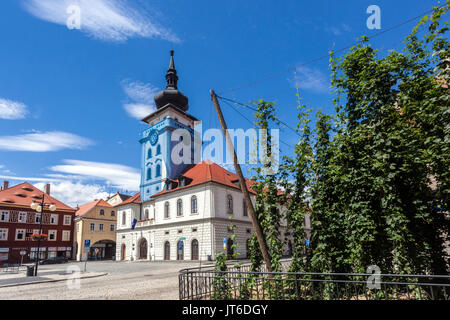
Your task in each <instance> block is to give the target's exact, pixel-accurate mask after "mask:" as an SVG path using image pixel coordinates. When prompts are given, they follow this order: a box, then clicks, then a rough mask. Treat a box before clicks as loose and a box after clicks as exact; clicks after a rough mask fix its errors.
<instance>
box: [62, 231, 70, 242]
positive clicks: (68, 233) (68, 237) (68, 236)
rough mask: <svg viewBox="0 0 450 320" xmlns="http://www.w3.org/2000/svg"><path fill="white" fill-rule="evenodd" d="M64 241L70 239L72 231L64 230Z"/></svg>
mask: <svg viewBox="0 0 450 320" xmlns="http://www.w3.org/2000/svg"><path fill="white" fill-rule="evenodd" d="M63 241H70V231H66V230H64V231H63Z"/></svg>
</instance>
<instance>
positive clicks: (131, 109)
mask: <svg viewBox="0 0 450 320" xmlns="http://www.w3.org/2000/svg"><path fill="white" fill-rule="evenodd" d="M123 107H124V108H125V111H126V112H127V113H128V115H129V116H130V117H133V118H136V119H138V120H141V119H143V118H145V117H146V116H148V115H149V114H150V113H152V112H154V111H155V110H156V109H155V107H154V106H151V105H148V104H138V103H127V104H124V105H123Z"/></svg>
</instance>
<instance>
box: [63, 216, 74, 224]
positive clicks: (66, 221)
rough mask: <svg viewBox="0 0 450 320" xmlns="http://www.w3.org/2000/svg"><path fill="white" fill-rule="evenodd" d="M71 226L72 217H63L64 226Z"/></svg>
mask: <svg viewBox="0 0 450 320" xmlns="http://www.w3.org/2000/svg"><path fill="white" fill-rule="evenodd" d="M71 224H72V216H64V225H65V226H70V225H71Z"/></svg>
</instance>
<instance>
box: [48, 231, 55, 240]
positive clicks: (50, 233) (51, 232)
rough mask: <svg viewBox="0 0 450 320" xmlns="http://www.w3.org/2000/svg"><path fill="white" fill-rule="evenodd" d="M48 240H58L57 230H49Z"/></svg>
mask: <svg viewBox="0 0 450 320" xmlns="http://www.w3.org/2000/svg"><path fill="white" fill-rule="evenodd" d="M48 240H49V241H56V230H49V231H48Z"/></svg>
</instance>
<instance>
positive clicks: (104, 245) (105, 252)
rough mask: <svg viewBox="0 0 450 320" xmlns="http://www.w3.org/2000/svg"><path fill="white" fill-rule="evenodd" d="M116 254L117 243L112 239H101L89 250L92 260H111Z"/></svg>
mask: <svg viewBox="0 0 450 320" xmlns="http://www.w3.org/2000/svg"><path fill="white" fill-rule="evenodd" d="M115 254H116V243H115V242H114V241H112V240H100V241H97V242H96V243H94V244H93V245H92V246H91V248H90V250H89V259H91V260H111V259H112V257H113V256H114V255H115Z"/></svg>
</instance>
